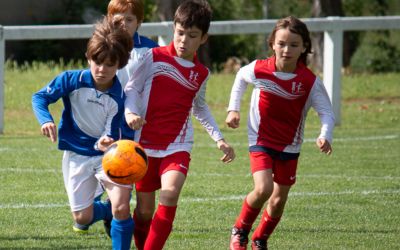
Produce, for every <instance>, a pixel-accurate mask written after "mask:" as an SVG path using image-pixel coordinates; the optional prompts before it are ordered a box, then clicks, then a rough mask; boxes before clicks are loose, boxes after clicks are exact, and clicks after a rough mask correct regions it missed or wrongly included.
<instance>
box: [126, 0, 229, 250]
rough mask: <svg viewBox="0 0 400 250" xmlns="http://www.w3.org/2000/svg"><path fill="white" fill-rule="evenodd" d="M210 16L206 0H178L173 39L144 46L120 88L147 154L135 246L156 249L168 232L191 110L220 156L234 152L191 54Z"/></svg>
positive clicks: (189, 141)
mask: <svg viewBox="0 0 400 250" xmlns="http://www.w3.org/2000/svg"><path fill="white" fill-rule="evenodd" d="M210 21H211V9H210V6H209V5H208V3H207V2H206V1H195V0H189V1H185V2H183V3H182V4H181V5H180V6H179V7H178V9H177V10H176V12H175V17H174V38H173V42H172V43H171V44H169V45H168V46H164V47H159V48H153V49H151V50H149V51H148V52H147V53H146V54H145V55H144V56H143V57H142V58H141V59H140V60H141V61H140V62H139V66H138V67H137V68H136V70H135V71H134V72H133V73H132V77H131V78H130V80H129V82H128V84H127V86H126V88H125V93H126V95H127V99H126V101H125V118H126V121H127V123H128V124H129V126H130V127H131V128H133V129H135V130H137V131H136V133H135V140H136V141H138V142H139V143H140V144H141V145H142V146H143V147H144V149H145V150H146V153H147V155H148V156H149V167H148V172H147V173H146V176H145V177H144V178H143V180H141V181H139V182H138V183H137V184H136V191H137V207H136V209H135V211H134V215H133V217H134V220H135V223H136V227H135V233H134V238H135V244H136V247H137V248H138V249H146V250H157V249H162V248H163V246H164V244H165V242H166V240H167V238H168V236H169V234H170V232H171V229H172V224H173V221H174V218H175V213H176V208H177V204H178V198H179V194H180V192H181V190H182V187H183V184H184V182H185V179H186V175H187V171H188V168H189V162H190V152H191V149H192V146H193V127H192V123H191V113H193V115H194V116H195V118H196V119H197V120H199V121H200V123H201V124H202V125H203V127H204V128H205V129H206V130H207V132H208V134H209V135H210V137H211V138H212V139H213V140H214V141H215V142H216V144H217V147H218V148H219V149H220V150H222V152H223V153H224V156H223V157H222V158H221V160H222V161H223V162H230V161H232V160H233V159H234V157H235V154H234V151H233V149H232V148H231V147H230V146H229V145H228V144H227V143H226V142H225V140H224V138H223V136H222V134H221V132H220V130H219V129H218V126H217V124H216V122H215V120H214V118H213V116H212V115H211V112H210V111H209V109H208V106H207V104H206V102H205V91H206V82H207V79H208V77H209V70H208V69H207V68H206V67H205V66H203V65H202V64H201V63H200V62H199V60H198V58H197V56H196V51H197V49H198V48H199V47H200V45H201V44H203V43H205V42H206V40H207V38H208V35H207V32H208V28H209V26H210ZM158 189H160V193H159V204H158V208H157V211H156V212H155V214H154V217H153V213H154V210H155V191H156V190H158Z"/></svg>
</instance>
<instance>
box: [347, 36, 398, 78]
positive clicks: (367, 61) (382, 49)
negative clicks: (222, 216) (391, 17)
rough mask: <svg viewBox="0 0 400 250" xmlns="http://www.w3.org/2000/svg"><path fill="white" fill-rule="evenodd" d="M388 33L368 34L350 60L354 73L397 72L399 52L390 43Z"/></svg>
mask: <svg viewBox="0 0 400 250" xmlns="http://www.w3.org/2000/svg"><path fill="white" fill-rule="evenodd" d="M390 41H391V39H390V33H389V32H368V33H367V34H366V35H365V37H364V39H363V43H362V44H361V46H360V47H359V48H358V49H357V51H356V53H355V54H354V56H353V58H352V60H351V68H352V70H353V71H354V72H370V73H378V72H396V71H397V72H398V71H400V50H399V49H398V48H397V47H396V46H395V45H394V44H391V43H390Z"/></svg>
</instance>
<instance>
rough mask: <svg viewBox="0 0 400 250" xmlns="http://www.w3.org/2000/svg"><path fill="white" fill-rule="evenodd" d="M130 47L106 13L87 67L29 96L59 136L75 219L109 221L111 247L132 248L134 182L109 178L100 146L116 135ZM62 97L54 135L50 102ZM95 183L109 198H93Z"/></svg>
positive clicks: (44, 125) (45, 130) (48, 131)
mask: <svg viewBox="0 0 400 250" xmlns="http://www.w3.org/2000/svg"><path fill="white" fill-rule="evenodd" d="M132 47H133V42H132V38H131V36H130V35H129V33H128V32H126V30H125V29H122V28H120V27H119V25H114V24H113V23H111V22H108V20H107V19H104V20H103V22H101V23H98V24H96V26H95V30H94V32H93V35H92V37H91V38H90V40H89V42H88V45H87V51H86V58H87V60H88V63H89V66H90V68H89V69H84V70H68V71H65V72H63V73H61V74H60V75H58V76H57V77H56V78H55V79H53V80H52V81H51V82H50V83H48V84H47V85H46V86H45V87H44V88H42V89H41V90H40V91H38V92H37V93H35V94H34V95H33V97H32V106H33V111H34V113H35V115H36V117H37V119H38V121H39V123H40V124H41V132H42V134H43V135H45V136H47V137H49V138H50V140H51V141H52V142H56V141H57V137H58V148H59V149H60V150H63V151H64V155H63V161H62V171H63V177H64V185H65V189H66V191H67V194H68V200H69V204H70V207H71V212H72V217H73V219H74V221H75V222H76V223H77V225H85V226H89V225H91V224H93V223H95V222H96V221H99V220H109V221H111V224H112V230H111V235H112V246H113V249H130V245H131V241H132V233H133V227H134V223H133V220H132V217H131V216H130V207H129V201H130V194H131V191H132V186H131V185H120V184H117V183H114V182H113V181H111V180H110V179H109V178H108V177H107V176H106V175H105V173H104V171H103V169H102V165H101V161H102V157H103V152H104V151H105V150H106V149H107V148H108V146H109V145H111V143H113V142H114V141H116V140H118V139H119V137H120V127H121V122H122V117H123V111H124V99H125V96H124V92H123V89H122V86H121V84H120V82H119V80H118V78H117V77H116V72H117V70H118V69H121V68H123V67H124V66H125V65H126V64H127V62H128V59H129V52H130V51H131V49H132ZM60 98H61V99H62V100H63V103H64V110H63V113H62V118H61V121H60V125H59V129H58V136H57V127H56V125H55V124H54V120H53V117H52V115H51V114H50V112H49V105H50V104H52V103H55V102H56V101H57V100H59V99H60ZM99 183H101V185H102V186H103V187H104V188H105V189H106V191H107V194H108V196H109V199H110V201H111V203H110V202H101V201H95V197H96V196H97V195H98V186H99ZM76 230H79V228H78V229H76Z"/></svg>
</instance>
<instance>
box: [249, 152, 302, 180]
mask: <svg viewBox="0 0 400 250" xmlns="http://www.w3.org/2000/svg"><path fill="white" fill-rule="evenodd" d="M297 161H298V159H292V160H281V159H279V157H274V158H273V157H271V155H269V154H268V153H265V152H250V167H251V172H252V173H253V174H254V173H255V172H257V171H261V170H267V169H272V173H273V177H274V182H276V183H278V184H281V185H287V186H291V185H293V184H294V183H295V182H296V170H297Z"/></svg>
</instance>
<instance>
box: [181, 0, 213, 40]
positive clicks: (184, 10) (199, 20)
mask: <svg viewBox="0 0 400 250" xmlns="http://www.w3.org/2000/svg"><path fill="white" fill-rule="evenodd" d="M211 18H212V10H211V7H210V5H209V4H208V2H207V1H205V0H187V1H184V2H183V3H182V4H180V5H179V7H178V9H177V10H176V11H175V16H174V24H176V23H179V24H181V25H182V26H183V27H184V28H190V27H193V26H196V27H197V28H199V29H200V30H201V31H202V32H203V35H204V34H206V33H207V32H208V29H209V28H210V22H211Z"/></svg>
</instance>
